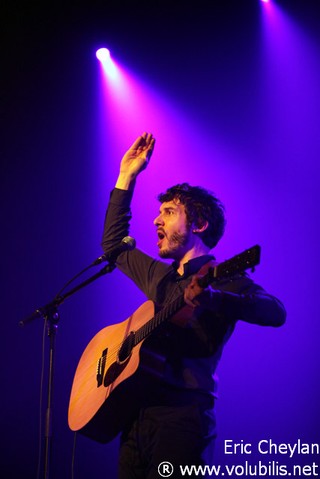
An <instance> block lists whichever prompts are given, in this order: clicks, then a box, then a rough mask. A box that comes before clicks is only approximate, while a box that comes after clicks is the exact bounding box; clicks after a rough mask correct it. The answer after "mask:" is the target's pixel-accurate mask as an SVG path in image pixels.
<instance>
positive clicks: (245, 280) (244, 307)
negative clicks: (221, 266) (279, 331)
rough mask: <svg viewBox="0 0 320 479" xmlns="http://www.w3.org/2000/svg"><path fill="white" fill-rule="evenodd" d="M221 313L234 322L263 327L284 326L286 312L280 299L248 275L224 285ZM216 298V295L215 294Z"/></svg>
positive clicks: (221, 290) (221, 297) (221, 291)
mask: <svg viewBox="0 0 320 479" xmlns="http://www.w3.org/2000/svg"><path fill="white" fill-rule="evenodd" d="M218 289H219V290H220V295H221V296H220V308H219V309H220V311H221V312H222V314H223V315H225V316H227V317H228V318H229V319H232V320H235V321H237V320H241V321H245V322H247V323H252V324H259V325H261V326H275V327H277V326H282V325H283V324H284V323H285V320H286V310H285V308H284V306H283V304H282V303H281V301H280V300H279V299H277V298H276V297H275V296H273V295H271V294H269V293H267V292H266V291H265V290H264V289H263V288H262V287H261V286H259V285H258V284H256V283H255V282H253V281H252V279H251V278H249V277H248V276H247V275H246V274H244V275H241V276H239V277H238V278H236V279H234V280H233V281H229V282H227V283H226V284H225V285H224V284H222V285H221V286H220V287H219V288H218ZM213 296H214V293H213Z"/></svg>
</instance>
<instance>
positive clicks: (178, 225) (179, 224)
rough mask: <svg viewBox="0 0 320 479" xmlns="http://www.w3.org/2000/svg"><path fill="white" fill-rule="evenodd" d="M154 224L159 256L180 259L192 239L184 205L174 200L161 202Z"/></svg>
mask: <svg viewBox="0 0 320 479" xmlns="http://www.w3.org/2000/svg"><path fill="white" fill-rule="evenodd" d="M154 224H155V225H156V227H157V234H158V242H157V246H158V248H159V256H160V257H161V258H172V259H175V260H180V259H181V258H182V257H183V256H184V255H185V253H186V252H187V251H188V250H189V248H190V246H191V240H192V234H191V232H190V226H188V222H187V216H186V212H185V207H184V205H182V204H181V203H179V202H178V201H176V200H173V201H168V202H165V203H162V205H161V207H160V212H159V216H157V218H156V219H155V220H154Z"/></svg>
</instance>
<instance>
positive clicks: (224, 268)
mask: <svg viewBox="0 0 320 479" xmlns="http://www.w3.org/2000/svg"><path fill="white" fill-rule="evenodd" d="M260 255H261V247H260V246H259V245H255V246H252V248H248V249H246V250H245V251H243V253H240V254H237V255H236V256H233V257H232V258H231V259H228V260H227V261H224V262H223V263H220V264H218V265H217V266H215V267H214V268H211V270H210V272H209V274H210V280H211V281H214V280H219V279H222V278H228V277H231V276H234V275H236V274H238V273H242V272H243V271H246V270H247V269H252V270H254V268H255V266H257V265H258V264H259V263H260Z"/></svg>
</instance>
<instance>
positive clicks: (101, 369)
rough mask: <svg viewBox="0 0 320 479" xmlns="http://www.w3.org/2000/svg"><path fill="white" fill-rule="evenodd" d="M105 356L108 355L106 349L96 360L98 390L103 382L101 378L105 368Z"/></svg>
mask: <svg viewBox="0 0 320 479" xmlns="http://www.w3.org/2000/svg"><path fill="white" fill-rule="evenodd" d="M107 354H108V348H106V349H105V350H104V351H103V352H102V355H101V357H100V358H99V360H98V364H97V376H96V377H97V388H99V387H100V386H101V385H102V382H103V376H104V370H105V367H106V361H107Z"/></svg>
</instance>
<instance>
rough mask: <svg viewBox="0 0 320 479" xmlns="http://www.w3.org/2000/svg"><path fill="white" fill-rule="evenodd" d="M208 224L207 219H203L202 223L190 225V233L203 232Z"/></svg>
mask: <svg viewBox="0 0 320 479" xmlns="http://www.w3.org/2000/svg"><path fill="white" fill-rule="evenodd" d="M208 226H209V223H208V221H203V222H202V223H200V224H198V225H195V224H194V225H193V227H192V233H203V232H204V231H205V230H206V229H207V228H208Z"/></svg>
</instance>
